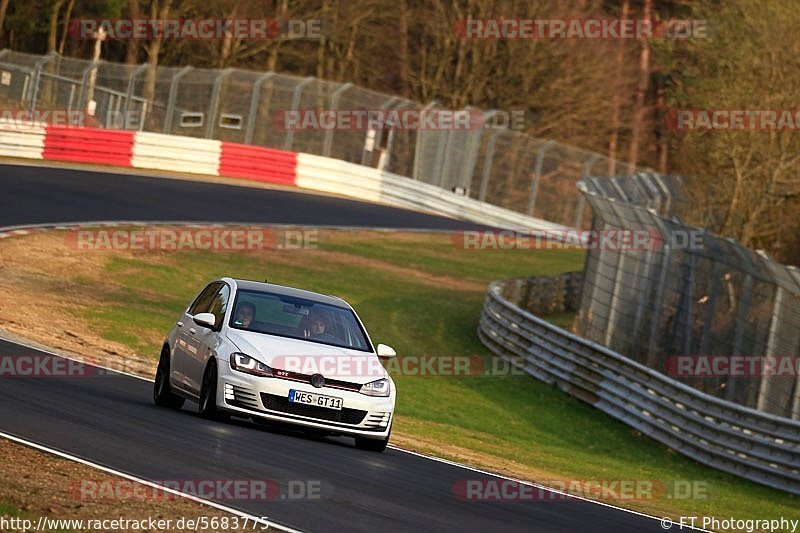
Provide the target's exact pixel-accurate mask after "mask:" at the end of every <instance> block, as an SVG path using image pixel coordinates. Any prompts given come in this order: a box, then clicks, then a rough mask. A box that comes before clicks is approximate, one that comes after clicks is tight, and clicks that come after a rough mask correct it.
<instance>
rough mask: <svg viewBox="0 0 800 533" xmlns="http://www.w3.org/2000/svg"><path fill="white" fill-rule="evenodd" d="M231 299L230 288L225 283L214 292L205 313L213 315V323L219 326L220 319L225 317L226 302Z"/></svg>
mask: <svg viewBox="0 0 800 533" xmlns="http://www.w3.org/2000/svg"><path fill="white" fill-rule="evenodd" d="M230 299H231V289H230V287H228V286H227V285H223V286H222V287H221V288H220V289H219V290H218V291H217V292H216V293H215V294H214V299H213V300H212V301H211V307H210V308H209V310H208V311H206V312H207V313H211V314H212V315H214V318H215V319H216V320H215V321H214V323H215V324H216V325H217V327H218V328H219V327H220V326H221V325H222V321H223V320H224V319H225V312H226V311H227V310H228V302H229V301H230Z"/></svg>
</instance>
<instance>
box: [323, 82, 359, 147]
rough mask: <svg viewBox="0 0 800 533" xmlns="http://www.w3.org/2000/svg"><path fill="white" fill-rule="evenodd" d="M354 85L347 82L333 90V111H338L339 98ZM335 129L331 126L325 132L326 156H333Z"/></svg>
mask: <svg viewBox="0 0 800 533" xmlns="http://www.w3.org/2000/svg"><path fill="white" fill-rule="evenodd" d="M352 86H353V84H352V83H345V84H344V85H342V86H341V87H339V88H338V89H336V90H335V91H333V94H332V95H331V111H336V110H338V109H339V98H341V96H342V94H344V92H345V91H347V89H349V88H350V87H352ZM333 130H334V128H330V129H329V130H328V131H326V132H325V140H324V141H323V142H322V155H323V156H325V157H330V156H331V146H333Z"/></svg>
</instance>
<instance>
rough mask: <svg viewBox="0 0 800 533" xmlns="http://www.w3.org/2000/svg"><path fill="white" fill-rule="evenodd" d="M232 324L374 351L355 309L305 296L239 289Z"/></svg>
mask: <svg viewBox="0 0 800 533" xmlns="http://www.w3.org/2000/svg"><path fill="white" fill-rule="evenodd" d="M229 325H230V327H232V328H234V329H241V330H245V331H253V332H256V333H267V334H269V335H278V336H280V337H289V338H292V339H302V340H306V341H310V342H317V343H321V344H328V345H331V346H338V347H341V348H349V349H353V350H361V351H366V352H371V351H372V347H371V346H370V344H369V341H368V340H367V336H366V335H365V334H364V330H363V329H362V327H361V324H359V322H358V320H357V319H356V316H355V313H353V311H352V310H350V309H348V308H346V307H337V306H334V305H328V304H324V303H321V302H315V301H314V300H308V299H305V298H296V297H292V296H286V295H281V294H273V293H269V292H261V291H251V290H240V291H238V293H237V295H236V302H235V303H234V308H233V313H232V314H231V319H230V323H229Z"/></svg>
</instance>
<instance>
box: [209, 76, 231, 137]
mask: <svg viewBox="0 0 800 533" xmlns="http://www.w3.org/2000/svg"><path fill="white" fill-rule="evenodd" d="M234 70H235V69H232V68H226V69H225V70H223V71H222V72H220V73H219V74H217V77H216V78H215V79H214V87H213V88H212V89H211V102H209V104H208V126H206V139H211V138H212V135H214V123H215V122H216V121H217V110H218V109H219V93H220V88H221V87H222V82H223V81H225V78H227V77H228V76H230V75H231V74H233V72H234Z"/></svg>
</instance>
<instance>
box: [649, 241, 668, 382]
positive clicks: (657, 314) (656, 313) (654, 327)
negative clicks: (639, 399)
mask: <svg viewBox="0 0 800 533" xmlns="http://www.w3.org/2000/svg"><path fill="white" fill-rule="evenodd" d="M659 232H660V233H661V242H663V243H665V244H664V248H663V250H664V256H663V257H662V258H661V270H660V272H659V273H658V285H656V287H657V288H656V295H655V298H653V300H652V304H653V307H654V308H655V309H654V310H653V318H652V319H651V322H650V341H649V342H648V346H647V366H649V367H650V368H654V367H655V364H656V361H655V359H656V355H657V354H656V350H657V349H658V346H657V345H658V342H657V341H656V339H657V337H658V330H659V328H658V326H659V323H660V322H661V312H662V311H663V310H664V286H665V284H666V281H667V271H668V270H669V259H670V257H669V256H670V252H671V251H672V250H671V249H670V247H669V244H666V243H667V242H669V241H667V240H665V239H664V233H665V232H664V231H661V228H659Z"/></svg>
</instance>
